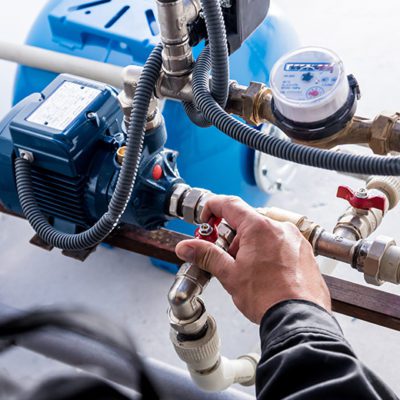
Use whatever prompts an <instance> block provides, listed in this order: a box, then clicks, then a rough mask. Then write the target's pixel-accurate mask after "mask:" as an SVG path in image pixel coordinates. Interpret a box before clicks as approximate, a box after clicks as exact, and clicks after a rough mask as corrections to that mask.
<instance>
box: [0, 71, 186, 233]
mask: <svg viewBox="0 0 400 400" xmlns="http://www.w3.org/2000/svg"><path fill="white" fill-rule="evenodd" d="M116 95H117V93H116V92H115V90H114V89H113V88H110V87H108V86H106V85H102V84H99V83H98V82H93V81H90V80H87V79H82V78H79V77H74V76H70V75H64V74H62V75H59V76H58V77H57V78H56V79H55V80H54V81H53V82H52V83H51V84H50V85H49V86H47V87H46V88H45V89H44V90H43V91H42V93H38V94H32V95H30V96H28V97H27V98H25V99H24V100H23V101H21V102H20V103H18V104H17V105H16V106H15V107H14V108H13V109H12V110H11V111H10V113H9V114H8V115H7V116H6V118H5V119H4V120H3V121H2V122H1V123H0V171H2V173H1V174H0V203H2V204H4V206H5V207H6V208H7V209H8V210H10V211H13V212H15V213H17V214H22V209H21V206H20V198H21V197H20V196H21V192H20V191H17V187H16V184H15V180H14V179H12V178H11V177H13V176H14V171H15V165H14V164H15V159H16V158H17V157H18V156H20V157H22V156H24V155H25V157H27V158H30V159H31V167H30V173H29V176H26V178H25V179H26V180H28V181H29V180H30V181H31V184H30V186H31V188H32V190H33V195H34V199H35V202H34V203H35V204H33V205H32V207H36V205H37V206H38V208H39V209H40V212H41V213H42V214H43V215H44V216H45V217H46V218H47V219H48V220H49V222H50V223H51V225H52V226H54V227H55V228H56V229H58V230H59V231H62V232H64V233H72V234H75V233H79V232H81V231H82V230H84V229H87V228H88V227H90V226H92V225H93V224H94V223H95V222H96V221H98V220H99V219H100V217H101V216H102V215H103V214H104V213H105V212H106V211H107V210H108V204H109V202H110V199H111V196H112V194H113V193H114V191H115V188H116V182H117V179H118V176H119V173H120V170H121V158H120V157H123V151H122V153H121V150H122V149H124V145H125V141H126V135H125V133H124V128H123V126H122V123H123V113H122V111H121V108H120V105H119V102H118V99H117V96H116ZM166 137H167V136H166V132H165V124H164V123H161V124H160V125H159V126H158V127H156V128H153V129H152V130H150V131H148V132H146V136H145V141H144V146H143V156H142V159H141V162H140V167H139V171H138V178H137V181H136V184H135V186H134V188H133V192H132V194H131V197H130V202H129V204H128V206H127V208H126V210H125V212H124V214H123V216H122V219H121V222H125V223H129V224H134V225H138V226H141V227H144V228H147V229H155V228H158V227H160V226H161V225H163V224H165V222H166V221H167V220H168V219H169V217H168V215H166V211H165V210H166V206H165V204H168V200H169V194H170V192H171V191H172V188H173V186H175V185H176V184H178V183H181V182H182V179H181V178H180V176H179V173H178V170H177V168H176V152H175V151H172V150H168V149H165V148H164V144H165V141H166ZM29 155H30V156H29ZM155 171H156V172H157V171H160V173H154V172H155Z"/></svg>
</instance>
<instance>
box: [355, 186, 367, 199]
mask: <svg viewBox="0 0 400 400" xmlns="http://www.w3.org/2000/svg"><path fill="white" fill-rule="evenodd" d="M356 197H357V198H359V199H366V198H367V197H368V191H367V189H365V188H360V189H358V190H357V192H356Z"/></svg>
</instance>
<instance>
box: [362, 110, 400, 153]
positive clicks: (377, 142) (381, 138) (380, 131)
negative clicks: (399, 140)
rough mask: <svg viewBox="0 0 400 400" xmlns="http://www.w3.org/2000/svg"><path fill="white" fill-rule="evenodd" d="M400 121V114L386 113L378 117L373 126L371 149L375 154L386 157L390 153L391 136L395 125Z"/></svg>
mask: <svg viewBox="0 0 400 400" xmlns="http://www.w3.org/2000/svg"><path fill="white" fill-rule="evenodd" d="M399 119H400V113H394V114H392V113H390V112H385V113H382V114H380V115H378V116H377V117H376V118H375V120H374V122H373V123H372V126H371V138H370V142H369V147H370V148H371V149H372V151H373V152H374V153H375V154H380V155H385V154H387V153H389V152H390V146H389V141H390V136H391V134H392V128H393V126H394V124H395V123H396V122H397V121H398V120H399Z"/></svg>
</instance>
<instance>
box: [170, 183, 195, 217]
mask: <svg viewBox="0 0 400 400" xmlns="http://www.w3.org/2000/svg"><path fill="white" fill-rule="evenodd" d="M189 190H190V186H189V185H185V184H184V183H178V184H177V185H176V186H174V188H173V192H172V195H171V198H170V200H169V207H168V212H169V214H170V215H171V216H173V217H176V218H181V217H182V214H181V213H180V209H181V207H180V203H181V202H182V201H183V198H184V196H185V194H187V192H188V191H189Z"/></svg>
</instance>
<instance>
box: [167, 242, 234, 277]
mask: <svg viewBox="0 0 400 400" xmlns="http://www.w3.org/2000/svg"><path fill="white" fill-rule="evenodd" d="M175 251H176V254H177V255H178V257H179V258H181V259H182V260H184V261H187V262H192V263H194V264H196V265H198V266H199V267H200V268H202V269H204V270H205V271H208V272H210V273H211V274H212V275H214V276H215V277H216V278H218V279H219V280H220V281H221V283H222V284H223V283H224V282H223V281H224V279H225V278H226V276H227V274H229V271H230V270H231V269H232V267H233V264H234V262H235V261H234V259H233V258H232V257H231V256H230V255H229V254H228V253H226V252H225V251H224V250H222V249H220V248H219V247H217V246H216V245H215V244H213V243H210V242H207V241H205V240H198V239H193V240H184V241H182V242H180V243H178V245H177V246H176V249H175Z"/></svg>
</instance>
